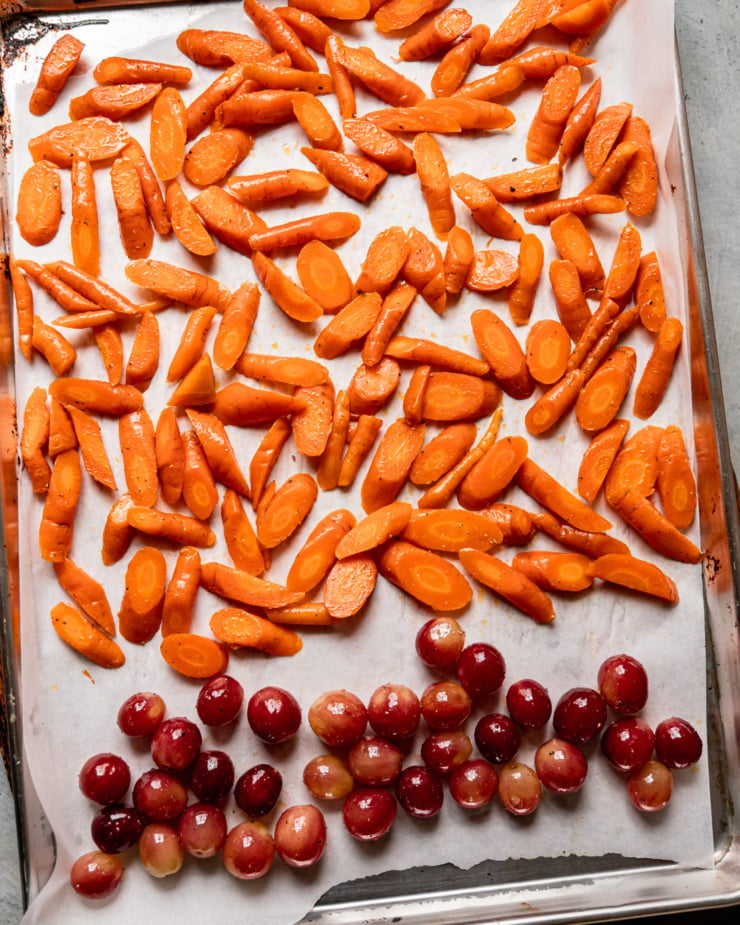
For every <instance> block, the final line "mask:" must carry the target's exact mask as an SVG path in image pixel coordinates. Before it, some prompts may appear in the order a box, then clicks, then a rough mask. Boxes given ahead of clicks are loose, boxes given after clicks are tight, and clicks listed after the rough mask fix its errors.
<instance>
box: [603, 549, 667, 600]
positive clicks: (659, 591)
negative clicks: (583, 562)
mask: <svg viewBox="0 0 740 925" xmlns="http://www.w3.org/2000/svg"><path fill="white" fill-rule="evenodd" d="M590 572H591V574H592V575H593V577H594V578H600V579H601V580H602V581H607V582H609V583H610V584H615V585H619V586H620V587H622V588H629V589H630V590H631V591H639V592H641V593H642V594H650V595H651V596H653V597H658V598H660V599H661V600H663V601H668V603H669V604H676V603H677V602H678V589H677V588H676V585H675V582H674V581H673V580H672V579H670V578H669V577H668V576H667V575H666V574H665V572H663V571H662V570H661V569H660V568H658V566H657V565H655V564H654V563H653V562H647V561H646V560H644V559H637V558H636V557H635V556H631V555H619V553H612V554H609V555H606V556H599V558H598V559H595V560H594V561H593V562H592V563H591V565H590Z"/></svg>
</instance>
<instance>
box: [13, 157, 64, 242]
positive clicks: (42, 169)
mask: <svg viewBox="0 0 740 925" xmlns="http://www.w3.org/2000/svg"><path fill="white" fill-rule="evenodd" d="M61 219H62V185H61V181H60V178H59V169H58V168H57V166H56V164H53V163H51V162H50V161H46V160H40V161H37V162H36V163H35V164H32V165H31V166H30V167H29V168H28V170H26V171H25V173H24V174H23V176H22V177H21V180H20V183H19V185H18V200H17V203H16V210H15V220H16V224H17V225H18V231H19V233H20V236H21V237H22V238H23V240H24V241H27V242H28V243H29V244H31V245H33V246H34V247H40V246H41V245H42V244H48V243H49V241H51V240H53V238H54V237H55V235H56V233H57V231H58V230H59V223H60V221H61Z"/></svg>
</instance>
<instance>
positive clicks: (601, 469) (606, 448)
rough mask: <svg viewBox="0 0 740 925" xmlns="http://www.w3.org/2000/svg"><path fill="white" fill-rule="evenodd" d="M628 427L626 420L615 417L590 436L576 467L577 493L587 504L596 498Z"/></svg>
mask: <svg viewBox="0 0 740 925" xmlns="http://www.w3.org/2000/svg"><path fill="white" fill-rule="evenodd" d="M628 428H629V421H628V420H626V419H625V418H617V420H615V421H612V423H611V424H609V425H608V426H607V427H605V428H604V429H603V430H602V431H601V432H600V433H598V434H596V435H595V436H594V437H593V438H592V440H591V442H590V443H589V445H588V447H587V449H586V452H585V453H584V454H583V457H582V458H581V464H580V466H579V467H578V494H579V495H580V496H581V497H582V498H583V499H584V500H585V501H588V503H589V504H593V502H594V501H595V500H596V496H597V495H598V494H599V491H600V490H601V486H602V485H603V484H604V479H606V476H607V473H608V472H609V469H610V468H611V465H612V463H613V462H614V459H615V457H616V455H617V453H618V452H619V448H620V447H621V445H622V441H623V440H624V438H625V436H626V434H627V430H628Z"/></svg>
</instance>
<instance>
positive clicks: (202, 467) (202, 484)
mask: <svg viewBox="0 0 740 925" xmlns="http://www.w3.org/2000/svg"><path fill="white" fill-rule="evenodd" d="M182 445H183V449H184V451H185V467H184V469H183V480H182V500H183V501H184V502H185V505H186V506H187V508H188V510H189V511H190V513H191V514H192V515H193V517H196V518H198V520H202V521H206V520H208V518H209V517H210V516H211V514H212V512H213V509H214V507H215V506H216V504H217V503H218V490H217V489H216V481H215V479H214V477H213V473H212V472H211V467H210V466H209V465H208V459H207V457H206V454H205V453H204V451H203V448H202V446H201V444H200V441H199V440H198V437H197V435H196V434H195V432H194V431H192V430H186V431H184V432H183V434H182Z"/></svg>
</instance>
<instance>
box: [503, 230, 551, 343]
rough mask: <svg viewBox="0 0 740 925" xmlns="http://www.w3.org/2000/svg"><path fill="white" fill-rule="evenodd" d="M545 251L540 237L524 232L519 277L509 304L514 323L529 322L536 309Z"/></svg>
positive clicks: (520, 244) (519, 258) (519, 260)
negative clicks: (535, 303) (536, 296)
mask: <svg viewBox="0 0 740 925" xmlns="http://www.w3.org/2000/svg"><path fill="white" fill-rule="evenodd" d="M544 259H545V252H544V248H543V246H542V242H541V241H540V239H539V238H538V237H537V236H536V235H533V234H524V235H523V236H522V239H521V241H520V242H519V254H518V256H517V277H516V280H515V281H514V283H513V285H512V286H511V289H510V290H509V298H508V306H509V313H510V314H511V320H512V321H513V322H514V324H517V325H523V324H527V322H528V321H529V318H530V316H531V314H532V310H533V309H534V299H535V295H536V292H537V286H538V283H539V280H540V276H541V274H542V267H543V264H544Z"/></svg>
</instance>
